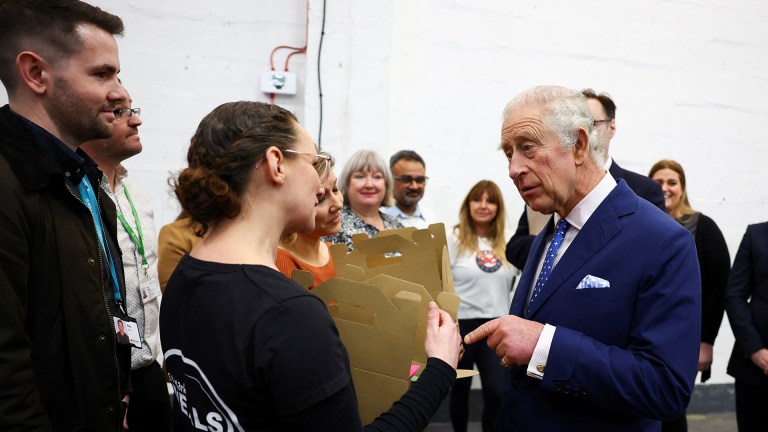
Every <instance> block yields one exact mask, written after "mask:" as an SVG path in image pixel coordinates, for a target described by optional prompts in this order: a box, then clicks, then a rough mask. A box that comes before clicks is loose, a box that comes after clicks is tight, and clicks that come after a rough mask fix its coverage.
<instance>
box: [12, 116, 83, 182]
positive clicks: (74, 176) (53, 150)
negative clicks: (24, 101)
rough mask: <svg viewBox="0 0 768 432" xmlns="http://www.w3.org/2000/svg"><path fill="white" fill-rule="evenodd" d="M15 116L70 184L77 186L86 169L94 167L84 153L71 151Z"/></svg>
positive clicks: (40, 129)
mask: <svg viewBox="0 0 768 432" xmlns="http://www.w3.org/2000/svg"><path fill="white" fill-rule="evenodd" d="M14 114H16V113H14ZM16 115H17V116H18V117H19V118H20V119H21V120H22V121H23V122H24V124H25V125H26V126H27V130H28V131H29V133H30V135H32V139H34V140H35V142H36V143H37V145H38V146H39V147H40V149H41V150H42V151H43V152H46V153H48V154H49V155H50V156H51V158H52V159H53V161H54V162H55V163H56V165H57V166H58V167H59V168H60V169H61V170H62V172H63V173H64V177H66V178H68V179H69V180H71V181H72V183H74V184H79V183H80V180H82V179H83V176H84V175H85V172H86V169H87V168H91V167H93V168H95V167H96V163H95V162H94V161H93V159H91V158H90V157H89V156H88V155H87V154H86V153H85V152H84V151H82V150H80V149H79V148H78V149H77V151H72V149H71V148H69V146H67V145H66V144H64V142H63V141H61V140H60V139H58V138H56V137H55V136H53V134H51V133H50V132H48V131H47V130H45V129H43V128H42V127H40V126H38V125H36V124H35V123H33V122H31V121H30V120H28V119H27V118H25V117H24V116H22V115H20V114H16Z"/></svg>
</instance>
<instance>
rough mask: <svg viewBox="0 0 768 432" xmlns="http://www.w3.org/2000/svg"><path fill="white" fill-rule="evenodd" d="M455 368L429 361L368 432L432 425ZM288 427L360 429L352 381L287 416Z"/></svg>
mask: <svg viewBox="0 0 768 432" xmlns="http://www.w3.org/2000/svg"><path fill="white" fill-rule="evenodd" d="M455 380H456V371H455V370H454V369H453V368H452V367H450V366H449V365H448V364H447V363H445V362H443V361H442V360H439V359H436V358H430V359H429V360H427V367H426V369H424V372H423V373H422V374H421V376H420V377H419V380H418V381H416V382H415V383H413V385H412V386H411V388H410V389H409V390H408V391H407V392H406V393H405V394H404V395H403V397H401V398H400V400H398V401H397V402H395V403H394V404H393V405H392V408H390V409H389V411H387V412H385V413H383V414H382V415H380V416H379V417H378V418H376V420H374V421H373V423H371V424H370V425H368V426H366V427H365V431H368V432H385V431H386V432H406V431H420V430H423V429H424V428H425V427H427V425H428V424H429V420H430V419H431V418H432V416H433V415H434V414H435V412H437V409H438V408H439V407H440V403H441V402H442V401H443V399H445V397H446V396H447V395H448V391H449V390H450V388H451V386H452V385H453V382H454V381H455ZM283 424H284V425H285V428H284V429H285V430H292V431H293V430H312V431H360V430H363V428H362V426H361V425H360V414H359V413H358V410H357V400H356V398H355V391H354V388H353V386H352V384H351V382H350V384H349V385H347V386H346V387H344V388H343V389H341V391H339V392H337V393H335V394H333V395H331V396H330V397H328V398H326V399H324V400H322V401H320V402H319V403H316V404H314V405H312V406H310V407H307V408H306V409H303V410H301V411H299V412H296V413H293V414H291V415H290V416H286V418H285V421H284V423H283Z"/></svg>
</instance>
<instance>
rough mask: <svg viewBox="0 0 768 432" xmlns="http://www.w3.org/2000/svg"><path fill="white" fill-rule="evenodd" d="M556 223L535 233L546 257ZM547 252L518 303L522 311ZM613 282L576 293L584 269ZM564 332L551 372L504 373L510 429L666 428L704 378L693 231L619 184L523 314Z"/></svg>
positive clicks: (515, 311)
mask: <svg viewBox="0 0 768 432" xmlns="http://www.w3.org/2000/svg"><path fill="white" fill-rule="evenodd" d="M551 231H552V221H550V224H549V227H548V228H547V229H545V230H543V231H542V232H541V233H540V234H539V235H538V236H537V237H536V238H535V240H534V242H533V245H532V249H531V251H532V255H531V256H532V257H537V258H538V257H541V255H542V254H543V253H544V249H545V247H547V245H546V244H545V241H544V238H545V236H546V235H547V233H551ZM537 264H538V259H531V260H529V261H528V263H527V264H526V266H525V268H524V270H523V274H522V276H521V279H520V284H519V286H518V289H517V292H516V293H515V296H514V299H513V301H512V306H511V308H510V314H512V315H518V316H523V315H524V309H525V304H526V301H527V297H528V291H529V289H530V287H531V285H532V284H533V281H534V279H535V278H536V277H537V275H535V274H534V273H535V271H536V267H537ZM587 275H592V276H596V277H599V278H602V279H605V280H607V281H608V282H609V283H610V287H609V288H583V289H577V287H578V286H579V282H580V281H581V280H582V279H584V277H585V276H587ZM525 317H526V318H527V319H530V320H533V321H538V322H541V323H548V324H551V325H554V326H556V327H557V329H556V331H555V336H554V339H553V341H552V345H551V349H550V352H549V358H548V360H547V365H546V370H545V372H544V379H543V380H537V379H534V378H531V377H527V376H526V373H525V369H526V367H525V366H521V367H517V368H513V369H511V370H509V371H508V372H507V374H506V375H505V380H506V382H505V391H504V402H503V408H502V414H501V415H500V417H499V421H498V423H497V430H502V431H521V432H524V431H536V432H540V431H585V432H586V431H590V432H592V431H601V432H605V431H622V432H627V431H658V430H660V427H661V426H660V422H659V421H658V420H659V419H672V418H675V417H678V416H680V415H681V414H683V413H684V412H685V408H686V406H687V405H688V401H689V399H690V396H691V392H692V390H693V385H694V380H695V378H696V366H697V364H698V356H699V341H700V328H701V285H700V276H699V266H698V259H697V258H696V247H695V245H694V242H693V237H692V236H691V234H690V233H689V232H688V231H687V230H686V229H685V228H683V227H682V226H681V225H680V224H679V223H677V222H676V221H675V220H673V219H672V218H670V217H669V216H668V215H666V214H665V213H664V212H662V211H661V210H659V209H658V208H657V207H654V206H653V205H652V204H650V203H649V202H648V201H646V200H643V199H640V198H638V196H637V195H635V193H634V192H632V191H631V190H630V189H629V187H628V186H627V184H626V182H624V181H620V182H619V184H618V185H617V186H616V187H615V188H614V189H613V191H611V193H610V194H609V195H608V197H607V198H606V199H605V200H604V201H603V202H602V203H601V204H600V206H599V207H598V208H597V210H596V211H595V212H594V213H593V214H592V216H591V217H590V218H589V220H588V221H587V223H586V224H585V225H584V227H583V229H582V230H581V231H580V232H579V233H578V234H577V235H576V237H575V238H574V241H573V243H571V245H570V246H569V248H568V249H567V250H566V252H565V254H564V255H563V256H562V257H561V259H560V261H559V262H558V264H557V266H556V267H555V268H554V270H553V271H552V274H551V275H550V277H549V279H548V281H547V283H546V285H545V286H544V288H543V289H542V291H541V293H540V294H539V295H538V297H537V298H536V301H535V302H534V304H533V305H531V307H530V309H529V310H528V312H527V315H525Z"/></svg>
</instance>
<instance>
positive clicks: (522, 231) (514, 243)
mask: <svg viewBox="0 0 768 432" xmlns="http://www.w3.org/2000/svg"><path fill="white" fill-rule="evenodd" d="M608 172H610V173H611V175H612V176H613V178H615V179H616V181H619V179H624V180H625V181H626V182H627V185H628V186H629V188H630V189H632V191H633V192H635V194H637V196H639V197H640V198H644V199H645V200H646V201H648V202H650V203H651V204H653V205H655V206H656V207H658V208H660V209H661V210H666V207H665V206H664V195H663V194H662V193H661V188H660V187H659V185H658V184H657V183H656V182H655V181H653V180H651V178H650V177H647V176H644V175H640V174H638V173H636V172H632V171H629V170H625V169H624V168H622V167H620V166H619V164H617V163H616V161H612V163H611V167H610V169H609V170H608ZM534 237H535V236H534V235H531V234H530V227H529V225H528V215H527V213H526V209H523V214H522V216H520V221H519V222H518V224H517V230H516V231H515V234H514V235H513V236H512V238H510V239H509V242H507V250H506V255H507V261H509V262H510V263H512V265H513V266H515V267H517V268H520V269H521V268H523V267H525V262H526V261H527V260H528V253H529V252H530V251H531V243H533V238H534Z"/></svg>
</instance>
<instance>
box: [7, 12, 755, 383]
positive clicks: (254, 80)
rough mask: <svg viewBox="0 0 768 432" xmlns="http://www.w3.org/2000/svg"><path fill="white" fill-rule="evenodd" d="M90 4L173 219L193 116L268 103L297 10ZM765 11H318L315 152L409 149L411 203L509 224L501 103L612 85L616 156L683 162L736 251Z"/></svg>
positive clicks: (307, 72)
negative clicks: (419, 187) (553, 89)
mask: <svg viewBox="0 0 768 432" xmlns="http://www.w3.org/2000/svg"><path fill="white" fill-rule="evenodd" d="M93 3H94V4H96V5H98V6H101V7H103V8H104V9H106V10H108V11H110V12H113V13H116V14H118V15H120V16H121V17H122V18H123V20H124V21H125V24H126V28H127V30H126V36H125V38H124V39H121V40H120V41H119V45H120V50H121V61H122V69H123V72H122V73H121V76H122V78H123V81H124V83H125V85H126V87H127V88H128V89H129V90H130V91H131V93H132V96H133V99H134V101H135V102H134V106H139V107H141V108H142V109H143V111H142V119H143V120H144V122H145V124H144V126H143V127H142V128H141V135H142V141H143V142H144V146H145V150H144V152H143V153H142V154H141V155H139V156H137V157H135V158H133V159H131V160H129V161H128V162H127V163H126V165H127V167H128V168H129V170H130V172H131V174H132V176H133V177H134V180H135V181H137V182H139V183H141V184H142V185H143V186H144V187H145V190H146V192H147V194H148V195H149V198H150V199H151V202H152V203H153V205H154V206H155V212H156V217H157V223H158V226H159V225H162V224H164V223H167V222H169V221H171V220H172V219H173V218H174V216H175V214H176V212H177V211H178V207H177V205H176V204H175V199H174V198H172V196H171V195H170V194H169V188H168V187H167V185H166V181H167V179H168V176H169V173H170V172H175V171H177V170H179V169H180V168H181V167H183V165H184V157H185V154H186V147H187V144H188V140H189V137H190V136H191V135H192V133H193V132H194V129H195V127H196V125H197V123H198V122H199V121H200V119H201V118H202V117H203V116H204V115H205V114H206V113H208V112H209V111H210V110H211V109H213V108H214V107H215V106H217V105H219V104H221V103H223V102H227V101H233V100H241V99H245V100H260V101H267V100H268V98H267V97H266V96H265V95H264V94H262V93H261V92H260V91H259V80H260V77H261V74H262V73H263V72H264V71H265V70H266V69H267V68H268V66H269V54H270V51H271V50H272V48H273V47H275V46H277V45H281V44H287V45H294V46H301V45H303V44H304V40H305V39H304V38H305V27H304V25H305V17H306V15H305V7H306V3H305V2H304V1H300V0H261V1H258V2H253V1H246V0H219V1H217V2H187V1H184V2H183V1H181V0H164V1H159V2H151V3H148V2H138V1H127V2H126V1H124V2H114V1H107V0H98V1H94V2H93ZM321 9H322V3H321V1H319V0H317V1H315V0H313V1H312V4H311V5H310V13H309V15H310V24H309V52H308V53H307V55H306V56H304V55H298V56H294V57H293V58H292V60H291V70H293V71H296V72H297V73H298V74H299V94H298V95H297V96H294V97H278V98H277V101H276V102H277V103H278V104H281V105H283V106H285V107H286V108H288V109H291V110H292V111H294V112H295V113H296V114H297V115H298V117H299V118H300V119H301V120H302V122H303V123H304V124H305V125H306V127H307V128H308V130H309V131H310V133H311V134H312V135H313V136H317V130H318V127H317V125H318V115H319V110H318V97H317V81H316V80H317V78H316V61H317V48H318V38H319V34H320V17H321ZM766 16H768V3H765V2H762V1H757V0H744V1H740V2H731V1H727V0H677V1H676V0H649V1H645V2H631V3H630V2H615V1H608V0H584V1H580V2H571V1H567V0H555V1H550V2H535V1H531V2H510V1H503V0H487V1H483V2H467V1H459V0H429V1H427V0H421V1H413V0H411V1H406V0H376V1H374V0H356V1H355V0H334V1H330V2H328V9H327V20H326V29H325V31H326V35H325V36H326V37H325V41H324V45H323V54H322V64H321V67H322V72H323V92H324V123H323V138H322V145H323V148H324V149H325V150H328V151H331V152H332V153H334V155H336V156H337V158H338V159H339V165H338V169H341V168H342V166H343V162H344V160H345V159H346V158H347V157H348V156H349V155H350V154H351V153H352V152H354V151H355V150H357V149H360V148H373V149H376V150H378V151H379V152H380V153H381V154H382V155H384V156H385V157H387V158H388V157H389V155H391V154H392V153H393V152H395V151H397V150H399V149H402V148H411V149H414V150H416V151H418V152H419V153H421V154H422V155H423V156H424V158H425V159H426V161H427V172H428V175H429V176H430V182H429V184H428V187H427V194H426V197H425V199H424V203H425V205H427V206H429V207H430V208H431V209H433V211H435V212H436V213H437V214H439V215H441V216H442V219H443V220H444V221H445V222H446V224H447V225H453V224H454V223H456V220H457V213H458V206H459V203H460V202H461V200H462V198H463V197H464V195H465V194H466V192H467V191H468V190H469V188H470V187H471V185H472V184H474V183H475V182H476V181H477V180H479V179H482V178H487V179H492V180H494V181H496V182H497V183H499V185H500V186H501V187H502V189H503V190H504V191H505V200H506V204H507V207H508V209H509V213H510V215H509V218H508V221H509V223H510V225H512V226H513V227H514V224H515V223H516V219H517V216H518V215H519V212H520V210H521V209H522V206H523V204H522V201H521V199H520V198H519V196H518V195H517V193H516V191H515V190H514V186H513V185H512V182H511V180H509V178H508V177H507V172H506V164H505V161H504V158H503V156H502V155H501V154H500V152H498V151H497V150H496V147H497V145H498V141H499V127H500V124H501V110H502V108H503V106H504V104H505V103H506V101H507V100H509V99H510V98H511V97H512V96H514V95H515V94H516V93H518V92H519V91H521V90H523V89H525V88H528V87H531V86H534V85H539V84H559V85H565V86H569V87H573V88H577V89H578V88H583V87H592V88H594V89H595V90H597V91H608V92H609V93H611V94H612V95H613V97H614V98H615V100H616V102H617V105H618V111H617V125H618V133H617V136H616V138H615V139H614V142H613V145H612V148H611V150H612V155H613V156H614V158H615V159H616V160H617V161H618V162H619V163H620V164H621V165H623V166H624V167H625V168H628V169H633V170H635V171H637V172H640V173H646V172H647V170H648V169H649V168H650V166H651V165H652V164H653V163H654V162H655V161H657V160H659V159H662V158H674V159H676V160H678V161H679V162H681V163H682V164H683V166H684V167H685V168H686V171H687V176H688V190H689V195H690V197H691V200H692V204H693V205H694V207H695V208H697V209H698V210H701V211H702V212H704V213H706V214H707V215H709V216H711V217H712V218H713V219H715V221H716V222H717V223H718V224H719V226H720V228H721V229H722V230H723V233H724V235H725V237H726V240H727V242H728V246H729V248H730V252H731V255H732V256H733V255H735V253H736V250H737V247H738V244H739V242H740V240H741V236H742V234H743V232H744V230H745V228H746V225H747V224H749V223H756V222H760V221H763V220H766V219H768V216H767V214H768V190H767V189H766V188H765V185H766V180H768V176H767V175H766V174H765V169H763V168H762V166H763V165H764V164H765V162H766V156H765V154H766V152H765V151H764V149H763V147H764V146H765V145H766V143H765V142H764V138H763V134H762V133H761V132H762V130H761V129H760V127H761V125H763V121H765V119H766V117H767V116H766V114H767V113H766V104H765V101H766V100H768V75H766V74H765V71H766V70H768V55H766V52H768V27H767V26H765V21H766ZM284 59H285V53H280V54H279V55H278V56H277V63H276V64H278V65H282V64H283V62H284ZM5 101H6V97H5V95H4V94H3V93H2V91H0V102H3V103H4V102H5ZM732 344H733V337H732V334H731V333H730V329H729V327H728V324H727V320H725V321H724V323H723V328H722V331H721V334H720V337H719V338H718V341H717V344H716V346H715V364H714V373H713V379H712V381H711V382H728V381H730V377H728V376H727V375H726V374H725V366H726V363H727V359H728V355H729V353H730V349H731V346H732Z"/></svg>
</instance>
